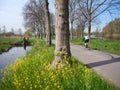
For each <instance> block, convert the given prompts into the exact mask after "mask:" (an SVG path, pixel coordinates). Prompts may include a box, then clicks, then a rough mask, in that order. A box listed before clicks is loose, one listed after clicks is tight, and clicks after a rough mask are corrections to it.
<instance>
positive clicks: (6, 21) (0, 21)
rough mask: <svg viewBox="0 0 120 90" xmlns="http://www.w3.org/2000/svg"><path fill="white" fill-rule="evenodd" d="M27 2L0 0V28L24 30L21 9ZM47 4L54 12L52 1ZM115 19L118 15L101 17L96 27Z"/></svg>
mask: <svg viewBox="0 0 120 90" xmlns="http://www.w3.org/2000/svg"><path fill="white" fill-rule="evenodd" d="M27 1H28V0H0V28H2V27H3V26H4V25H5V26H6V28H7V31H10V29H11V28H14V29H15V30H16V31H17V29H19V28H21V29H22V30H24V27H23V16H22V9H23V6H24V5H25V3H26V2H27ZM49 2H50V11H52V12H54V9H53V8H54V4H53V3H54V1H53V0H49ZM115 17H118V15H114V16H113V17H110V15H108V14H103V15H101V16H100V17H99V19H98V20H99V21H100V22H101V23H100V24H99V25H98V26H99V27H101V28H102V27H103V26H105V24H107V23H108V22H109V21H111V20H113V19H114V18H115Z"/></svg>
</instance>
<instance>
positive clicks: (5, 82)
mask: <svg viewBox="0 0 120 90" xmlns="http://www.w3.org/2000/svg"><path fill="white" fill-rule="evenodd" d="M34 42H35V43H36V44H35V45H34V46H33V48H32V50H31V51H30V52H29V53H28V55H27V56H26V57H25V58H24V59H17V60H16V62H15V63H14V64H13V65H12V64H11V65H10V66H8V67H7V68H6V70H5V71H4V76H3V78H2V83H1V84H0V90H117V89H116V88H115V87H114V86H113V85H111V84H109V83H108V82H107V81H106V80H104V79H103V78H101V77H100V76H98V75H97V74H95V73H93V72H92V71H91V70H90V69H88V68H87V67H86V66H84V65H82V64H81V63H79V62H78V61H77V60H76V59H75V58H73V57H72V62H73V65H72V67H71V66H70V65H69V64H68V63H66V64H64V67H63V68H61V69H58V68H57V69H53V68H51V66H50V65H51V62H52V60H54V46H51V47H46V45H45V43H44V41H39V40H35V41H34Z"/></svg>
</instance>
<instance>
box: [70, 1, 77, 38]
mask: <svg viewBox="0 0 120 90" xmlns="http://www.w3.org/2000/svg"><path fill="white" fill-rule="evenodd" d="M76 5H77V2H76V0H69V21H70V26H71V28H70V29H71V32H70V35H71V38H73V24H74V21H75V15H76Z"/></svg>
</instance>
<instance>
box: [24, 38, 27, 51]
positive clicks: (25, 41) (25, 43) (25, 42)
mask: <svg viewBox="0 0 120 90" xmlns="http://www.w3.org/2000/svg"><path fill="white" fill-rule="evenodd" d="M23 45H24V49H25V50H26V46H27V40H26V38H25V37H24V38H23Z"/></svg>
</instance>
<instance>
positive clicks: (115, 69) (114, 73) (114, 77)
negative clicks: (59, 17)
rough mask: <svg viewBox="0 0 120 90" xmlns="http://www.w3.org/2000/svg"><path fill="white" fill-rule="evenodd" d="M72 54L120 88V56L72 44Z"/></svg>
mask: <svg viewBox="0 0 120 90" xmlns="http://www.w3.org/2000/svg"><path fill="white" fill-rule="evenodd" d="M71 53H72V56H74V57H76V58H77V59H78V60H79V61H80V62H82V63H83V64H85V65H87V66H88V67H90V68H91V69H92V70H93V71H95V72H96V73H98V74H99V75H101V76H103V77H104V78H106V79H107V80H109V81H111V82H112V83H114V84H115V85H116V86H117V87H119V88H120V56H118V55H114V54H109V53H105V52H102V51H97V50H92V49H90V48H84V47H82V46H79V45H73V44H71Z"/></svg>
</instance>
